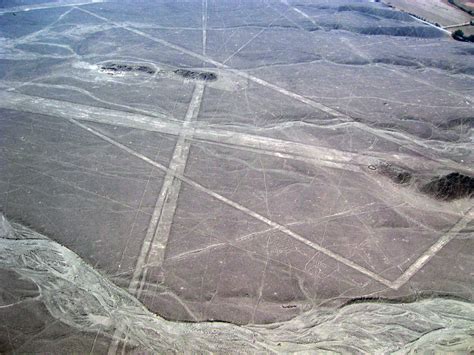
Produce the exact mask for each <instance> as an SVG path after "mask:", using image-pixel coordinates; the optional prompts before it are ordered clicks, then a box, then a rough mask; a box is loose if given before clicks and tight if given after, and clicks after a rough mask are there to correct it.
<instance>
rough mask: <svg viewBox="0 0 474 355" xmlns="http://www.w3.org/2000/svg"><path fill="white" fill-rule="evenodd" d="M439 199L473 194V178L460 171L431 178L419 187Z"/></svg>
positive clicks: (457, 197)
mask: <svg viewBox="0 0 474 355" xmlns="http://www.w3.org/2000/svg"><path fill="white" fill-rule="evenodd" d="M420 190H421V191H422V192H423V193H425V194H427V195H430V196H432V197H434V198H436V199H440V200H447V201H449V200H455V199H459V198H463V197H468V198H469V197H472V196H473V195H474V178H473V177H471V176H467V175H463V174H460V173H455V172H453V173H450V174H447V175H444V176H438V177H436V178H433V179H432V180H431V181H430V182H428V183H427V184H425V185H423V186H422V187H421V189H420Z"/></svg>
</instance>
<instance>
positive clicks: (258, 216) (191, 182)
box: [68, 118, 393, 288]
mask: <svg viewBox="0 0 474 355" xmlns="http://www.w3.org/2000/svg"><path fill="white" fill-rule="evenodd" d="M68 121H69V122H71V123H73V124H75V125H76V126H79V127H81V128H83V129H85V130H87V131H89V132H90V133H92V134H93V135H95V136H97V137H99V138H101V139H103V140H105V141H106V142H109V143H110V144H112V145H114V146H116V147H117V148H120V149H122V150H124V151H126V152H127V153H129V154H131V155H133V156H135V157H137V158H139V159H141V160H143V161H145V162H147V163H148V164H151V165H153V166H155V167H157V168H158V169H160V170H163V171H165V172H169V173H170V174H171V175H173V176H174V177H175V178H177V179H180V180H181V181H183V182H185V183H186V184H188V185H190V186H192V187H194V188H195V189H197V190H199V191H202V192H204V193H205V194H207V195H209V196H211V197H213V198H215V199H216V200H219V201H221V202H223V203H225V204H226V205H229V206H231V207H233V208H235V209H237V210H239V211H241V212H243V213H245V214H246V215H248V216H250V217H253V218H255V219H257V220H259V221H261V222H263V223H265V224H267V225H269V226H270V227H273V228H275V229H277V230H279V231H281V232H283V233H285V234H287V235H288V236H290V237H292V238H293V239H295V240H297V241H299V242H301V243H302V244H305V245H307V246H309V247H311V248H313V249H315V250H317V251H320V252H321V253H323V254H325V255H327V256H329V257H330V258H333V259H335V260H337V261H339V262H340V263H342V264H344V265H346V266H348V267H350V268H352V269H354V270H356V271H358V272H360V273H362V274H364V275H366V276H368V277H370V278H372V279H374V280H375V281H378V282H380V283H381V284H383V285H385V286H388V287H390V288H393V286H392V282H391V281H389V280H387V279H385V278H383V277H381V276H380V275H378V274H376V273H375V272H373V271H370V270H368V269H366V268H364V267H362V266H360V265H358V264H356V263H354V262H353V261H351V260H349V259H346V258H345V257H343V256H341V255H339V254H336V253H335V252H333V251H331V250H329V249H327V248H325V247H323V246H321V245H319V244H317V243H314V242H312V241H310V240H308V239H306V238H304V237H302V236H301V235H299V234H298V233H295V232H293V231H292V230H290V229H288V228H287V227H285V226H282V225H281V224H278V223H276V222H274V221H272V220H270V219H268V218H267V217H264V216H262V215H261V214H259V213H257V212H255V211H252V210H251V209H249V208H247V207H245V206H242V205H241V204H239V203H237V202H235V201H232V200H230V199H228V198H227V197H224V196H222V195H220V194H218V193H216V192H214V191H212V190H210V189H208V188H206V187H204V186H202V185H201V184H199V183H197V182H195V181H194V180H191V179H189V178H187V177H185V176H183V175H181V174H179V173H177V172H176V171H174V170H171V169H170V168H167V167H166V166H164V165H162V164H160V163H158V162H156V161H154V160H152V159H150V158H148V157H146V156H144V155H143V154H140V153H138V152H136V151H135V150H133V149H131V148H129V147H127V146H125V145H123V144H121V143H119V142H117V141H115V140H113V139H112V138H110V137H108V136H106V135H104V134H102V133H100V132H98V131H96V130H95V129H93V128H90V127H89V126H87V125H85V124H82V123H80V122H78V121H76V120H75V119H73V118H69V119H68Z"/></svg>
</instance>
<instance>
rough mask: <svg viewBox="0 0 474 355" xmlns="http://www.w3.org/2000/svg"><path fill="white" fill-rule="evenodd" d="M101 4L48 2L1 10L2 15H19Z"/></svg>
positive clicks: (101, 0) (93, 2)
mask: <svg viewBox="0 0 474 355" xmlns="http://www.w3.org/2000/svg"><path fill="white" fill-rule="evenodd" d="M101 2H103V0H93V1H81V2H71V3H58V2H47V3H44V4H41V5H25V6H15V7H9V8H7V9H2V10H0V15H3V14H8V13H17V12H28V11H34V10H46V9H56V8H59V7H76V6H82V5H90V4H97V3H101Z"/></svg>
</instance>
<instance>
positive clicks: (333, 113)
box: [77, 7, 351, 121]
mask: <svg viewBox="0 0 474 355" xmlns="http://www.w3.org/2000/svg"><path fill="white" fill-rule="evenodd" d="M77 9H79V10H80V11H83V12H85V13H88V14H89V15H91V16H94V17H96V18H99V19H101V20H103V21H105V22H108V23H111V24H113V25H114V26H116V27H119V28H123V29H125V30H127V31H129V32H132V33H135V34H137V35H139V36H142V37H145V38H147V39H149V40H151V41H153V42H157V43H160V44H162V45H164V46H167V47H169V48H172V49H174V50H176V51H179V52H181V53H184V54H187V55H189V56H191V57H194V58H197V59H199V60H202V61H204V62H206V63H209V64H212V65H214V66H216V67H217V68H221V69H228V70H230V71H232V72H233V73H235V74H236V75H239V76H241V77H243V78H246V79H248V80H251V81H253V82H255V83H257V84H260V85H262V86H265V87H267V88H269V89H272V90H274V91H277V92H279V93H281V94H283V95H286V96H289V97H292V98H294V99H295V100H298V101H300V102H303V103H305V104H307V105H310V106H312V107H314V108H316V109H318V110H320V111H323V112H325V113H327V114H329V115H331V116H334V117H337V118H340V119H343V120H346V121H351V118H350V117H349V116H347V115H346V114H344V113H342V112H339V111H337V110H334V109H332V108H330V107H328V106H326V105H323V104H320V103H318V102H315V101H313V100H311V99H308V98H307V97H305V96H302V95H300V94H297V93H294V92H292V91H289V90H286V89H283V88H281V87H279V86H277V85H274V84H271V83H269V82H268V81H265V80H263V79H260V78H257V77H255V76H253V75H251V74H248V73H246V72H244V71H241V70H238V69H232V68H231V67H229V66H228V65H226V64H223V63H221V62H218V61H216V60H214V59H211V58H209V57H207V56H204V55H201V54H198V53H196V52H193V51H190V50H188V49H186V48H183V47H181V46H178V45H176V44H172V43H170V42H168V41H165V40H163V39H160V38H156V37H153V36H151V35H149V34H147V33H145V32H142V31H140V30H137V29H135V28H133V27H130V26H126V25H123V24H120V23H117V22H114V21H112V20H109V19H108V18H106V17H103V16H100V15H97V14H96V13H94V12H91V11H88V10H85V9H82V8H79V7H78V8H77Z"/></svg>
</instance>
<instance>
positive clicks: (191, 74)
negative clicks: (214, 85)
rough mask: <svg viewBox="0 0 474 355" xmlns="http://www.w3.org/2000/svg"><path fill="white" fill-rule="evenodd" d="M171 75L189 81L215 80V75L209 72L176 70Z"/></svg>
mask: <svg viewBox="0 0 474 355" xmlns="http://www.w3.org/2000/svg"><path fill="white" fill-rule="evenodd" d="M173 73H175V74H177V75H179V76H182V77H183V78H185V79H191V80H201V81H215V80H217V75H216V74H215V73H211V72H199V71H194V70H188V69H176V70H174V71H173Z"/></svg>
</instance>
